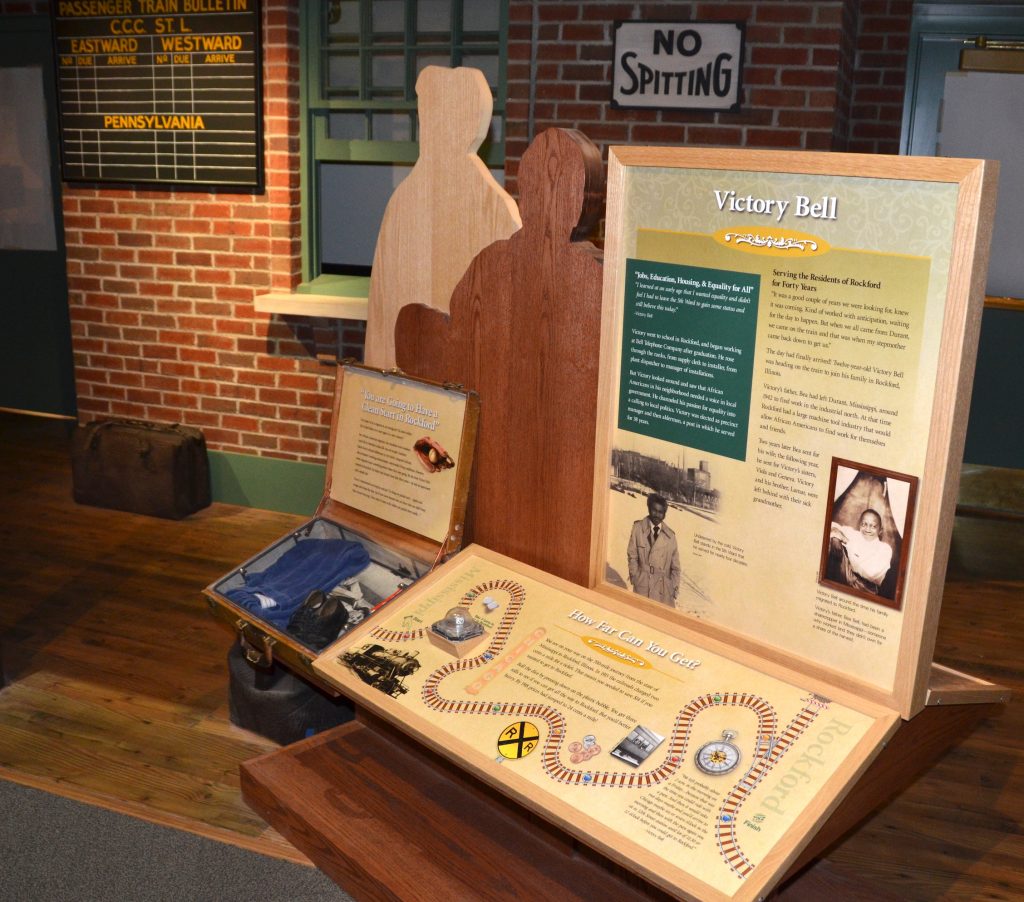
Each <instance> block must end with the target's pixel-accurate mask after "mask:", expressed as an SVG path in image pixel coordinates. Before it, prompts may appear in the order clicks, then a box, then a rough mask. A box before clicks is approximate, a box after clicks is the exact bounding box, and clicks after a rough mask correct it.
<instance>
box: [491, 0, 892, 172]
mask: <svg viewBox="0 0 1024 902" xmlns="http://www.w3.org/2000/svg"><path fill="white" fill-rule="evenodd" d="M509 5H510V8H509V20H510V35H509V71H508V79H509V84H508V93H509V106H508V114H509V116H508V118H509V122H508V128H507V133H508V138H507V142H506V147H507V163H506V169H507V170H508V172H509V174H510V175H514V173H515V171H516V168H517V166H518V162H519V159H520V158H521V157H522V153H523V151H524V150H525V149H526V147H527V146H528V144H529V141H530V139H531V133H530V123H531V120H532V124H533V134H534V135H536V134H538V133H539V132H540V131H542V130H543V129H545V128H548V127H549V126H552V125H560V126H571V127H575V128H579V129H580V130H581V131H583V132H584V133H585V134H586V135H587V136H588V137H590V138H591V139H592V140H593V141H594V142H595V143H597V144H598V145H599V146H600V147H601V148H602V151H606V148H607V146H608V145H609V144H625V143H636V144H686V145H704V146H715V145H721V146H731V147H760V148H776V149H786V150H790V149H793V150H796V149H803V150H845V149H848V148H852V147H853V146H854V145H855V144H856V145H861V144H863V143H864V141H866V140H873V138H874V136H875V134H876V133H877V132H881V131H885V133H886V134H887V135H891V132H892V129H895V134H896V137H897V141H898V136H899V128H900V116H901V114H902V109H901V108H902V80H901V78H902V71H903V68H904V67H905V63H906V46H907V34H908V32H909V27H910V6H911V3H910V2H909V0H907V2H898V0H877V2H864V3H857V2H855V0H833V2H807V0H786V2H750V0H720V2H715V3H700V2H696V3H623V2H615V0H587V2H558V0H510V4H509ZM617 19H639V20H658V19H661V20H666V21H686V20H691V19H692V20H704V21H714V20H723V21H725V20H736V21H744V22H746V24H747V30H746V59H745V61H744V73H743V84H744V90H743V102H742V105H743V109H742V110H741V111H740V112H738V113H708V112H676V111H664V110H657V111H656V110H615V109H612V107H611V106H610V105H609V102H608V101H609V97H610V95H611V81H612V55H613V37H612V28H613V24H614V22H615V20H617ZM862 29H867V34H865V35H861V33H860V32H861V30H862ZM883 31H885V32H887V33H886V34H885V35H884V36H883V37H881V40H882V41H883V42H884V46H880V47H879V48H878V51H877V55H876V52H875V51H874V50H873V49H869V48H874V47H875V45H876V44H877V43H878V40H879V35H881V34H882V32H883ZM855 54H856V56H855ZM531 66H535V69H534V70H533V71H535V79H534V81H533V82H532V83H531ZM861 67H864V70H863V71H862V69H861ZM883 85H884V89H883ZM893 101H895V105H896V107H895V108H894V107H893V106H892V103H893ZM883 125H884V129H883V128H882V126H883ZM887 147H888V145H887V144H886V143H885V142H880V143H879V144H878V145H877V147H873V148H872V149H877V150H885V149H887ZM510 184H511V185H513V186H514V181H513V180H511V179H510Z"/></svg>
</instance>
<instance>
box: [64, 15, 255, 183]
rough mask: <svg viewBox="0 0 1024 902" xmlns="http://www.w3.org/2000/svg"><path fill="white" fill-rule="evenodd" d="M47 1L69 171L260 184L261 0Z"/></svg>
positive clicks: (111, 179) (76, 176) (84, 177)
mask: <svg viewBox="0 0 1024 902" xmlns="http://www.w3.org/2000/svg"><path fill="white" fill-rule="evenodd" d="M51 9H52V11H53V13H52V14H53V24H54V27H53V34H54V45H55V46H54V53H55V58H56V66H57V90H58V100H59V104H58V106H59V112H60V132H61V165H62V170H63V177H64V179H65V181H68V182H87V183H99V184H116V185H127V186H160V187H164V188H173V187H178V186H180V187H183V188H187V189H190V190H194V189H197V188H228V189H235V190H237V191H239V192H246V193H248V192H254V193H258V192H260V191H262V190H263V142H262V122H261V102H262V101H261V81H260V71H261V62H260V61H261V46H260V22H261V17H260V4H259V0H68V2H57V3H53V4H51Z"/></svg>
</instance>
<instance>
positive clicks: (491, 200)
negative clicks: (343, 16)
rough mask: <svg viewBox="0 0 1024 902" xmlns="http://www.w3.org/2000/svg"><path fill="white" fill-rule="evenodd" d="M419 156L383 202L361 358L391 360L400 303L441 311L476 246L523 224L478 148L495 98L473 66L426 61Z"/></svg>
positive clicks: (419, 92) (419, 85)
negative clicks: (443, 65) (453, 66)
mask: <svg viewBox="0 0 1024 902" xmlns="http://www.w3.org/2000/svg"><path fill="white" fill-rule="evenodd" d="M416 96H417V99H418V106H419V122H420V155H419V159H418V160H417V161H416V165H415V166H413V168H412V172H410V173H409V175H408V176H407V177H406V179H405V180H404V181H403V182H402V183H401V184H400V185H399V186H398V187H397V188H396V189H395V193H394V194H393V195H392V196H391V199H390V200H389V201H388V205H387V207H386V209H385V211H384V219H383V221H382V222H381V227H380V233H379V235H378V236H377V247H376V249H375V250H374V255H373V271H372V274H371V276H370V300H369V308H368V314H367V321H366V346H365V351H364V354H363V360H364V362H365V363H367V364H369V365H371V366H378V367H392V366H394V365H395V331H394V330H395V318H396V317H397V316H398V311H399V310H401V309H402V307H404V306H405V305H406V304H412V303H418V304H425V305H426V306H428V307H434V308H436V309H437V310H441V311H443V312H445V313H447V312H448V307H449V302H450V300H451V294H452V291H453V290H454V289H455V286H456V284H458V281H459V279H460V278H462V275H463V273H465V271H466V267H467V266H469V263H470V261H471V260H472V259H473V257H474V256H476V254H477V252H479V251H480V250H481V249H482V248H485V247H486V246H487V245H488V244H490V243H491V242H493V241H497V240H498V239H499V238H507V237H508V236H509V235H511V234H512V233H513V232H514V231H516V229H518V228H519V226H520V219H519V211H518V210H517V209H516V204H515V201H514V200H513V199H512V197H511V196H510V195H509V194H508V193H506V191H505V190H504V189H503V188H502V187H501V186H500V185H499V184H498V183H497V182H496V181H495V179H494V176H492V175H491V173H490V171H489V170H488V169H487V167H486V166H485V165H484V163H483V161H482V160H481V159H480V157H478V156H477V154H476V151H477V149H478V148H479V147H480V145H481V144H482V143H483V140H484V137H485V136H486V135H487V130H488V128H489V127H490V124H491V110H492V107H493V103H492V100H491V91H490V88H488V87H487V80H486V79H485V78H484V76H483V73H482V72H480V71H479V70H478V69H468V68H459V69H444V68H441V67H440V66H428V67H427V68H425V69H424V70H423V71H422V72H421V73H420V76H419V78H418V79H417V80H416Z"/></svg>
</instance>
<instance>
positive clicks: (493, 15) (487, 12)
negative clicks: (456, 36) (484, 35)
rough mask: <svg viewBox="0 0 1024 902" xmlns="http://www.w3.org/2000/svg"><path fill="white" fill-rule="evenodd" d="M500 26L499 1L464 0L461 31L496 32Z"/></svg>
mask: <svg viewBox="0 0 1024 902" xmlns="http://www.w3.org/2000/svg"><path fill="white" fill-rule="evenodd" d="M500 24H501V0H465V2H464V3H463V4H462V30H463V31H497V30H498V28H499V26H500Z"/></svg>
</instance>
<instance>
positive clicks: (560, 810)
mask: <svg viewBox="0 0 1024 902" xmlns="http://www.w3.org/2000/svg"><path fill="white" fill-rule="evenodd" d="M463 644H466V645H468V646H470V647H469V650H468V652H466V653H465V654H463V653H462V652H461V650H460V647H461V646H462V645H463ZM314 667H315V669H316V670H317V672H318V673H320V674H321V675H323V676H324V677H326V678H327V679H328V680H329V681H330V682H332V683H333V684H335V685H336V686H338V687H339V688H340V689H342V690H343V691H345V692H346V693H347V694H350V695H352V696H353V697H355V698H357V699H358V700H359V701H360V702H361V703H363V704H365V705H367V706H369V707H371V708H372V709H374V710H376V711H377V712H378V713H380V714H382V715H383V716H385V717H387V718H388V719H390V720H393V721H394V722H396V723H398V725H399V726H401V727H402V728H403V729H405V730H407V731H409V732H411V733H412V734H413V735H415V736H417V737H418V738H419V739H421V740H422V741H424V742H425V743H427V744H428V745H430V746H431V747H432V748H434V749H435V750H436V751H438V752H440V753H442V754H444V755H446V756H448V757H449V758H452V759H453V760H455V761H457V762H458V763H460V764H462V765H463V766H465V767H467V768H468V769H470V770H471V771H473V772H474V773H475V774H477V775H478V776H480V777H481V778H483V779H484V780H486V781H487V782H488V783H490V784H492V785H494V786H496V787H498V788H499V789H501V790H503V791H505V792H506V793H508V794H509V795H511V796H512V797H513V798H515V799H517V800H518V801H520V802H521V803H523V804H524V805H527V806H528V807H530V808H531V809H533V810H534V811H537V812H539V813H540V814H541V815H542V816H544V817H546V818H548V819H550V820H552V821H554V822H555V823H557V824H559V825H560V826H561V827H563V828H564V829H566V830H567V831H569V832H570V833H572V834H573V835H575V836H577V837H579V838H580V839H582V840H583V841H584V842H587V843H589V844H591V845H593V846H594V847H596V848H598V849H600V850H601V851H602V852H604V853H605V854H607V855H609V856H611V857H613V858H615V859H616V860H618V861H620V862H621V863H623V864H625V865H626V866H628V867H630V868H632V869H633V870H635V871H637V872H639V873H641V874H642V875H643V876H645V877H646V878H648V879H650V880H652V881H653V882H655V883H657V884H658V885H660V886H662V887H663V888H665V889H667V890H668V891H670V892H672V893H673V894H674V895H676V896H678V897H680V898H690V899H701V900H704V902H707V900H715V899H754V898H758V897H759V896H761V895H762V894H763V893H764V892H765V891H766V890H767V889H768V888H769V887H770V886H771V885H772V884H773V883H774V882H775V881H777V880H778V879H779V878H780V877H781V876H782V874H784V873H785V869H786V866H787V865H788V864H789V863H790V862H791V861H792V860H793V858H794V857H795V856H796V854H797V853H798V852H799V850H800V848H801V847H802V845H803V844H804V842H805V840H806V839H807V837H808V836H809V835H811V830H812V828H813V827H815V826H817V825H818V824H819V823H820V822H821V821H822V820H823V819H824V817H825V816H826V814H827V813H828V812H829V811H830V810H831V808H832V807H833V806H834V804H835V803H836V802H837V800H838V799H839V798H840V797H841V796H842V795H843V794H844V793H845V791H846V788H847V787H848V786H849V785H850V784H851V783H852V782H853V780H854V779H855V778H856V776H857V775H859V773H860V772H861V771H862V769H863V768H864V767H866V765H867V763H868V762H869V760H870V759H871V758H872V757H873V756H874V754H875V753H876V752H877V751H878V749H879V748H880V746H881V744H882V742H883V741H884V740H885V739H886V737H887V736H888V735H890V734H891V732H892V731H893V730H894V729H895V724H896V722H897V721H898V716H897V714H896V713H895V712H894V711H887V710H885V709H882V708H880V707H877V706H874V705H872V704H871V703H868V702H863V701H860V700H857V699H855V698H853V697H852V696H849V695H847V694H846V693H844V692H842V691H840V690H835V689H834V688H831V687H826V686H825V685H824V684H815V683H813V682H810V681H808V680H807V679H806V678H804V677H802V676H800V675H798V674H795V673H793V672H791V671H784V670H782V669H779V668H770V665H764V664H762V663H759V662H758V661H757V660H756V659H754V658H752V657H750V656H744V655H743V654H742V653H737V652H735V651H733V650H730V649H729V648H728V647H727V646H725V645H723V644H721V643H718V642H716V641H714V640H707V639H705V638H701V637H699V636H697V635H696V634H694V633H693V632H691V631H687V630H685V629H684V628H683V627H681V626H676V625H675V624H671V623H669V624H666V622H665V621H664V620H660V619H659V618H657V617H655V616H652V615H651V614H649V613H646V612H642V611H637V610H635V609H633V608H631V607H630V606H627V605H623V604H621V603H619V602H616V601H615V600H613V599H609V598H606V597H603V596H601V595H599V594H597V593H596V592H592V591H588V590H586V589H581V588H580V587H578V586H574V585H572V584H570V583H567V582H565V581H563V580H559V579H557V578H556V577H553V576H550V575H548V574H544V573H542V572H540V571H537V570H534V569H532V568H528V567H526V566H525V565H522V564H518V563H516V562H515V561H512V560H510V559H508V558H505V557H502V556H499V555H497V554H495V553H493V552H489V551H486V550H485V549H482V548H480V547H479V546H471V547H470V548H468V549H467V550H466V551H464V552H463V553H461V554H459V555H458V556H456V557H455V558H454V559H453V560H452V561H450V562H449V563H447V564H445V565H443V566H442V567H440V568H438V569H437V570H435V571H434V573H433V574H431V575H430V576H427V577H425V578H424V579H422V580H421V581H420V582H419V583H417V584H416V586H414V587H412V588H411V589H409V590H407V591H406V592H405V593H404V594H403V595H402V596H400V597H399V598H398V599H397V600H396V601H395V602H393V603H392V604H391V605H390V606H389V607H388V608H387V609H385V610H384V611H383V612H382V613H381V614H379V615H378V617H377V619H376V620H375V621H374V622H373V623H371V624H366V625H365V626H364V627H361V628H360V630H359V631H358V632H356V633H350V634H348V635H347V636H346V637H345V638H344V639H343V640H341V641H339V642H338V643H336V644H335V645H333V646H331V648H329V649H328V650H327V651H326V652H324V654H322V655H321V656H320V657H319V658H318V659H317V660H316V661H315V662H314Z"/></svg>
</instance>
